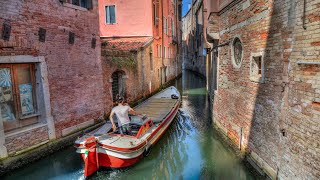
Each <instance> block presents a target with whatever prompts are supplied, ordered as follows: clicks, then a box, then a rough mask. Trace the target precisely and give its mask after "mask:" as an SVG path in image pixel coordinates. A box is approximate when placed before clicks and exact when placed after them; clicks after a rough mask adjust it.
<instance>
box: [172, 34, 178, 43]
mask: <svg viewBox="0 0 320 180" xmlns="http://www.w3.org/2000/svg"><path fill="white" fill-rule="evenodd" d="M171 43H172V44H178V38H177V36H171Z"/></svg>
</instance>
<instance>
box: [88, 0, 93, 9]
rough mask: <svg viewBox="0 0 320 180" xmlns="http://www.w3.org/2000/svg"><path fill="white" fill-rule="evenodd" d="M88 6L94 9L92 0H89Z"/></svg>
mask: <svg viewBox="0 0 320 180" xmlns="http://www.w3.org/2000/svg"><path fill="white" fill-rule="evenodd" d="M87 8H88V9H93V4H92V0H87Z"/></svg>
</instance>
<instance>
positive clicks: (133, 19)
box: [99, 0, 152, 37]
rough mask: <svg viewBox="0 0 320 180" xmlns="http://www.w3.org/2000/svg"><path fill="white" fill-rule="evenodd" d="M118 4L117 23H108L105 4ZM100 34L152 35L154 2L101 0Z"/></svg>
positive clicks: (147, 0)
mask: <svg viewBox="0 0 320 180" xmlns="http://www.w3.org/2000/svg"><path fill="white" fill-rule="evenodd" d="M108 5H115V6H116V10H115V11H116V24H106V12H105V6H108ZM99 22H100V35H101V36H102V37H112V36H152V2H151V1H150V0H134V1H133V0H131V1H128V0H120V1H119V0H99Z"/></svg>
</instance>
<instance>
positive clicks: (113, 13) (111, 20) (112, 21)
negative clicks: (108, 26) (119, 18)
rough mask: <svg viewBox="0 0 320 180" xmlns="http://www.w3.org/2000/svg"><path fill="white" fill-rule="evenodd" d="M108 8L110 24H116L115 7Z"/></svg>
mask: <svg viewBox="0 0 320 180" xmlns="http://www.w3.org/2000/svg"><path fill="white" fill-rule="evenodd" d="M109 7H110V23H116V14H115V6H109Z"/></svg>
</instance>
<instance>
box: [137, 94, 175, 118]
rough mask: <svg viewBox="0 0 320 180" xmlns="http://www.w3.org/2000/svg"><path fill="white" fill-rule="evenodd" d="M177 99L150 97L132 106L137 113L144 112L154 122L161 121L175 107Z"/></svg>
mask: <svg viewBox="0 0 320 180" xmlns="http://www.w3.org/2000/svg"><path fill="white" fill-rule="evenodd" d="M177 102H178V99H171V98H151V99H149V100H147V101H145V102H144V103H142V104H141V105H139V106H137V107H136V108H134V110H135V111H136V112H137V113H138V114H146V115H147V116H148V117H150V118H151V119H152V120H153V121H154V122H156V123H157V122H161V121H162V120H163V119H165V117H166V116H167V115H168V113H170V112H171V110H172V108H174V107H175V105H176V103H177Z"/></svg>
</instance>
